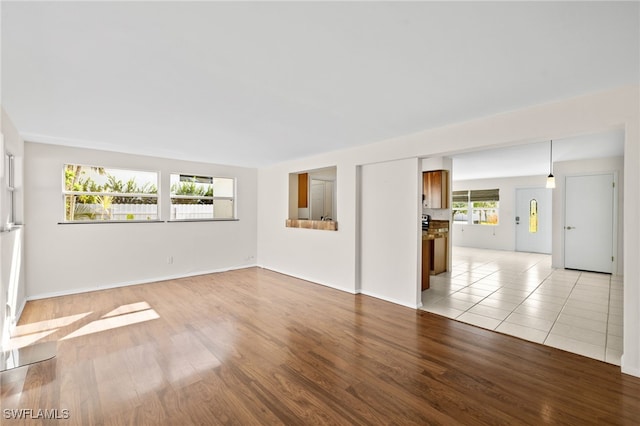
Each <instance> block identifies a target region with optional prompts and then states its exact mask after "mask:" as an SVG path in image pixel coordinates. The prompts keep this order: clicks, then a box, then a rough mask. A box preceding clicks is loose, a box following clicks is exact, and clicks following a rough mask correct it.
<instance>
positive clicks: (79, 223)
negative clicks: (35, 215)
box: [58, 219, 165, 225]
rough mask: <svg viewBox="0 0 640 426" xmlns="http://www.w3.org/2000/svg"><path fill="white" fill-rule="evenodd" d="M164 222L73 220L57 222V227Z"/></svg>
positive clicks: (160, 221) (161, 221)
mask: <svg viewBox="0 0 640 426" xmlns="http://www.w3.org/2000/svg"><path fill="white" fill-rule="evenodd" d="M164 222H165V221H164V220H159V219H157V220H74V221H69V222H58V225H84V224H86V225H89V224H91V225H95V224H97V223H99V224H103V223H104V224H106V223H164Z"/></svg>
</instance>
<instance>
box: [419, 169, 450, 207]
mask: <svg viewBox="0 0 640 426" xmlns="http://www.w3.org/2000/svg"><path fill="white" fill-rule="evenodd" d="M422 197H423V202H422V205H423V207H426V208H430V209H448V208H449V171H448V170H433V171H430V172H423V173H422Z"/></svg>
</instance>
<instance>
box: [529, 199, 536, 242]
mask: <svg viewBox="0 0 640 426" xmlns="http://www.w3.org/2000/svg"><path fill="white" fill-rule="evenodd" d="M529 232H530V233H531V234H535V233H536V232H538V200H536V199H535V198H533V199H532V200H530V201H529Z"/></svg>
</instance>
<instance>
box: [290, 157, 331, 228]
mask: <svg viewBox="0 0 640 426" xmlns="http://www.w3.org/2000/svg"><path fill="white" fill-rule="evenodd" d="M336 211H337V209H336V167H335V166H333V167H325V168H321V169H313V170H305V171H300V172H296V173H290V174H289V219H299V220H322V221H335V220H336Z"/></svg>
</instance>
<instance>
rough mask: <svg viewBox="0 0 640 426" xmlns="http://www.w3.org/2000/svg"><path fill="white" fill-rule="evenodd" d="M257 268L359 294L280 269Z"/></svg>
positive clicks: (349, 289) (350, 289)
mask: <svg viewBox="0 0 640 426" xmlns="http://www.w3.org/2000/svg"><path fill="white" fill-rule="evenodd" d="M257 266H258V267H259V268H263V269H266V270H268V271H273V272H277V273H279V274H282V275H288V276H290V277H293V278H297V279H299V280H303V281H308V282H310V283H312V284H319V285H322V286H325V287H329V288H333V289H335V290H340V291H344V292H347V293H351V294H358V293H359V292H358V291H354V290H353V289H352V288H346V287H340V286H336V285H334V284H330V283H327V282H321V281H318V280H317V279H314V278H309V277H305V276H302V275H297V274H293V273H291V272H286V271H283V270H280V269H274V268H267V267H266V266H262V265H257Z"/></svg>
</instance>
